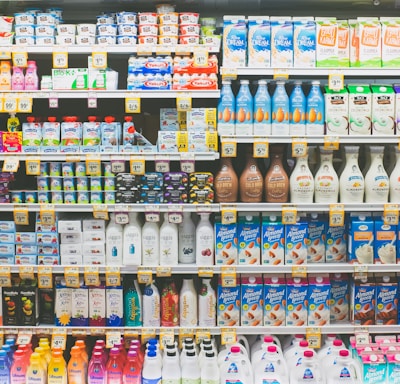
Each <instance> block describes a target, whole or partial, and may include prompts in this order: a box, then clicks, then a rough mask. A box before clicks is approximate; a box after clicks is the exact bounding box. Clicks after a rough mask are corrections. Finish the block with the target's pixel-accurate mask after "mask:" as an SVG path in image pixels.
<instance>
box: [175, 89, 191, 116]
mask: <svg viewBox="0 0 400 384" xmlns="http://www.w3.org/2000/svg"><path fill="white" fill-rule="evenodd" d="M176 109H177V110H178V112H188V111H190V110H191V109H192V94H191V93H190V92H182V93H180V94H178V96H177V97H176Z"/></svg>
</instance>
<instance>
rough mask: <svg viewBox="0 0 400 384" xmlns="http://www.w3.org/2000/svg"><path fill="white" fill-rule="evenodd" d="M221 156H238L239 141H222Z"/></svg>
mask: <svg viewBox="0 0 400 384" xmlns="http://www.w3.org/2000/svg"><path fill="white" fill-rule="evenodd" d="M221 151H222V153H221V156H222V157H236V156H237V143H236V142H234V141H232V142H227V141H225V142H222V143H221Z"/></svg>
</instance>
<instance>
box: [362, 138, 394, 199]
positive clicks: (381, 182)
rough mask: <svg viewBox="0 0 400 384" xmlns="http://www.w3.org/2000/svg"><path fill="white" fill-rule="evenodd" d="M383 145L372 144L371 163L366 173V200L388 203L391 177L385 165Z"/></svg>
mask: <svg viewBox="0 0 400 384" xmlns="http://www.w3.org/2000/svg"><path fill="white" fill-rule="evenodd" d="M384 149H385V148H384V147H383V146H371V147H370V154H371V165H370V167H369V169H368V172H367V174H366V175H365V202H366V203H387V202H388V199H389V177H388V175H387V173H386V170H385V168H384V166H383V151H384Z"/></svg>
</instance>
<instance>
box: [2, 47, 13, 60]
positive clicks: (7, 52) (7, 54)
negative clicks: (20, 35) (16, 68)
mask: <svg viewBox="0 0 400 384" xmlns="http://www.w3.org/2000/svg"><path fill="white" fill-rule="evenodd" d="M11 49H12V47H11V46H9V47H1V48H0V60H10V59H11Z"/></svg>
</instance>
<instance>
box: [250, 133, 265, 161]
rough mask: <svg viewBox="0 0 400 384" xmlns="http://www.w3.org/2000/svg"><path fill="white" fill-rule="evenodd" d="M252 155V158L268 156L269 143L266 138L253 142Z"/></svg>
mask: <svg viewBox="0 0 400 384" xmlns="http://www.w3.org/2000/svg"><path fill="white" fill-rule="evenodd" d="M253 157H254V158H264V159H265V158H268V157H269V144H268V139H267V138H265V139H262V140H260V139H257V141H255V142H254V144H253Z"/></svg>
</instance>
